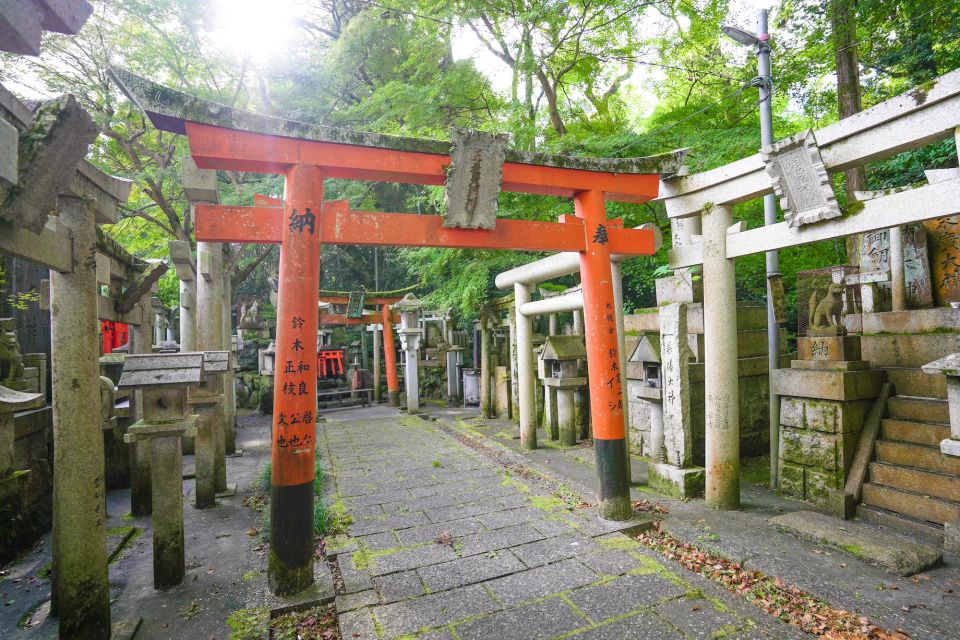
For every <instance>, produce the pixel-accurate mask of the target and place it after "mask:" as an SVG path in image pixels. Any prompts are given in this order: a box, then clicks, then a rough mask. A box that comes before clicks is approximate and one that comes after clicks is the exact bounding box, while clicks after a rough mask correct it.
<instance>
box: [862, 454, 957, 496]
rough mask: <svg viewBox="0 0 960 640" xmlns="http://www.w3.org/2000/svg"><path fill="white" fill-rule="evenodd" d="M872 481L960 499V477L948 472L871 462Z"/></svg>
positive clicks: (915, 491)
mask: <svg viewBox="0 0 960 640" xmlns="http://www.w3.org/2000/svg"><path fill="white" fill-rule="evenodd" d="M870 482H871V483H873V484H881V485H884V486H886V487H892V488H894V489H902V490H904V491H913V492H914V493H919V494H921V495H928V496H932V497H934V498H943V499H944V500H947V501H950V502H953V501H956V500H958V499H960V478H958V477H957V476H953V475H950V474H946V473H934V472H933V471H923V470H921V469H912V468H910V467H898V466H896V465H892V464H885V463H883V462H871V463H870Z"/></svg>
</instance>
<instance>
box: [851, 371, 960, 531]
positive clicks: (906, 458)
mask: <svg viewBox="0 0 960 640" xmlns="http://www.w3.org/2000/svg"><path fill="white" fill-rule="evenodd" d="M888 375H889V377H890V381H891V382H892V383H893V385H894V388H895V389H896V391H897V395H895V396H892V397H891V398H890V399H889V401H888V403H887V409H888V412H889V415H890V417H889V418H885V419H884V420H883V421H882V423H881V433H880V434H879V436H878V438H877V441H876V456H875V460H874V461H873V462H871V463H870V472H869V479H868V482H866V483H865V484H864V485H863V496H862V504H861V505H860V506H859V507H858V515H859V516H860V517H862V518H864V519H865V520H871V521H874V522H879V523H881V524H888V525H894V526H897V527H900V528H907V529H910V530H913V531H915V532H916V533H918V534H921V535H924V536H926V537H929V538H932V539H935V540H938V541H939V540H942V538H943V523H944V522H947V521H958V520H960V460H958V459H956V458H951V457H949V456H945V455H943V454H942V453H940V441H941V440H943V439H944V438H946V437H948V436H949V433H950V426H949V422H950V418H949V414H948V408H947V401H946V400H945V397H946V389H945V388H944V386H945V385H943V384H942V383H940V381H939V380H937V381H934V380H933V378H934V376H930V377H929V378H928V377H927V376H926V375H925V374H923V373H921V372H920V371H919V370H904V369H901V370H899V371H897V370H895V369H894V370H888ZM938 383H940V384H938Z"/></svg>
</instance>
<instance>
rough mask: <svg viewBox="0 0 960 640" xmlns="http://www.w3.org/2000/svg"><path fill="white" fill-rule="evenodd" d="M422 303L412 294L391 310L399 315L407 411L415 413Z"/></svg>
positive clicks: (417, 392)
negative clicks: (404, 360)
mask: <svg viewBox="0 0 960 640" xmlns="http://www.w3.org/2000/svg"><path fill="white" fill-rule="evenodd" d="M422 307H423V303H422V302H420V300H418V299H417V297H416V296H414V295H413V294H412V293H408V294H407V295H405V296H403V298H401V299H400V301H399V302H397V303H395V304H394V305H393V309H394V310H395V311H397V312H398V313H399V314H400V330H399V332H398V333H399V334H400V345H401V348H402V349H403V353H404V355H405V356H406V365H405V367H404V380H405V382H406V386H407V411H408V412H409V413H416V412H417V411H418V410H419V408H420V380H419V375H418V371H417V352H418V350H419V348H420V337H421V336H422V335H423V329H421V328H420V319H419V316H420V309H421V308H422Z"/></svg>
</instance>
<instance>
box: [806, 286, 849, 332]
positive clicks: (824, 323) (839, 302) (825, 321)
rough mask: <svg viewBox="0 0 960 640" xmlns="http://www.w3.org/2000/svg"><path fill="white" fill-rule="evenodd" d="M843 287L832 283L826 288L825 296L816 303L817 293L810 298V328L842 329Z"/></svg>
mask: <svg viewBox="0 0 960 640" xmlns="http://www.w3.org/2000/svg"><path fill="white" fill-rule="evenodd" d="M843 292H844V285H842V284H840V283H833V284H831V285H830V286H829V287H828V288H827V295H826V296H824V298H823V300H819V301H818V297H817V294H818V293H819V292H818V291H814V292H813V294H811V296H810V326H811V327H812V328H814V329H826V328H829V327H842V326H843V318H842V315H841V312H842V311H843Z"/></svg>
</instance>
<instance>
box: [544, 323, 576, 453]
mask: <svg viewBox="0 0 960 640" xmlns="http://www.w3.org/2000/svg"><path fill="white" fill-rule="evenodd" d="M586 359H587V350H586V348H585V347H584V345H583V339H582V338H581V337H580V336H576V335H572V336H550V337H548V338H547V339H546V342H544V343H543V352H542V353H541V354H540V362H541V363H542V365H541V368H540V371H541V375H542V376H543V384H544V386H546V387H550V388H551V391H553V392H554V393H551V401H550V402H551V404H554V402H555V403H556V404H555V407H551V409H552V412H551V418H552V420H553V421H555V423H556V426H554V425H553V424H552V423H551V425H550V433H551V436H552V434H554V433H556V434H558V436H559V439H560V444H562V445H567V446H573V445H575V444H577V426H578V422H577V411H576V404H575V394H576V391H577V389H580V388H582V387H585V386H586V385H587V378H586V377H585V376H581V375H580V371H579V361H581V360H584V361H585V360H586ZM554 398H556V399H555V400H554ZM553 409H555V410H553Z"/></svg>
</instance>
